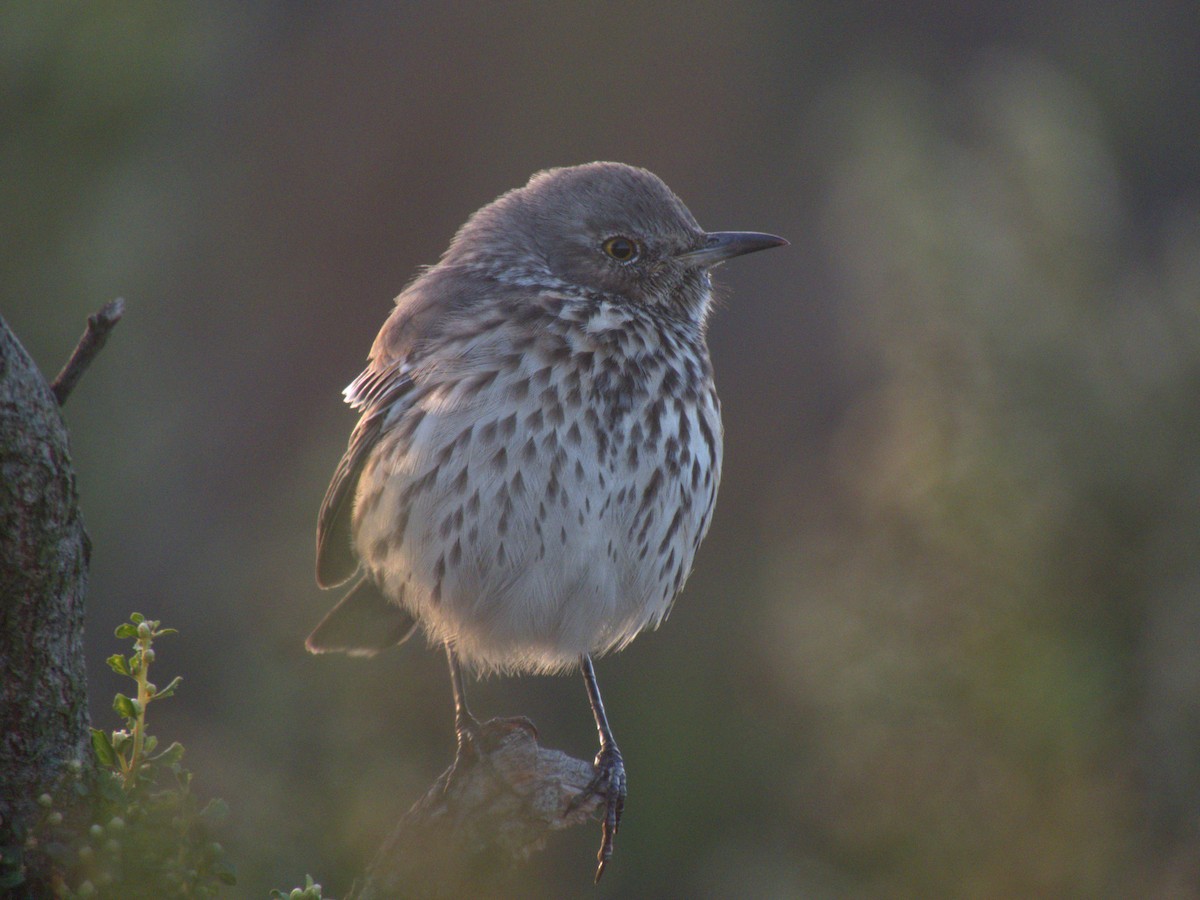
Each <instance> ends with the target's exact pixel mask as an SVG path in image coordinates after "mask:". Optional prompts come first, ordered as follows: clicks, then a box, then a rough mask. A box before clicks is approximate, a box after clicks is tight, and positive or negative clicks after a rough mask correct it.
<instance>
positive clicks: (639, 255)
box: [307, 162, 787, 879]
mask: <svg viewBox="0 0 1200 900" xmlns="http://www.w3.org/2000/svg"><path fill="white" fill-rule="evenodd" d="M786 243H787V242H786V241H785V240H783V239H782V238H779V237H775V236H773V235H769V234H758V233H754V232H736V231H735V232H705V231H703V230H702V229H701V228H700V226H699V225H697V224H696V220H695V219H694V218H693V217H692V214H691V213H690V212H688V209H687V207H686V206H684V205H683V203H682V201H680V200H679V198H678V197H676V196H675V194H673V193H672V192H671V190H670V189H669V188H668V187H667V186H666V185H665V184H664V183H663V182H662V181H661V180H659V179H658V178H657V177H656V176H655V175H653V174H651V173H650V172H648V171H646V170H645V169H638V168H633V167H631V166H626V165H621V164H618V163H604V162H597V163H590V164H588V165H582V166H574V167H570V168H560V169H550V170H547V171H544V172H539V173H537V174H536V175H534V176H533V177H532V178H531V179H530V181H529V183H528V184H527V185H525V186H524V187H522V188H517V189H515V190H512V191H509V192H508V193H506V194H504V195H502V196H501V197H499V198H498V199H497V200H495V201H494V202H492V203H490V204H488V205H487V206H484V207H483V208H482V209H480V210H479V211H478V212H476V213H475V214H474V215H473V216H471V217H470V219H469V220H468V221H467V223H466V224H465V225H463V226H462V228H461V229H460V230H459V232H458V234H457V235H456V236H455V237H454V240H453V241H452V242H451V244H450V247H449V249H448V250H447V251H446V252H445V254H444V255H443V256H442V259H441V261H440V262H439V263H438V264H437V265H435V266H432V267H430V268H428V269H426V270H425V271H423V272H422V273H421V274H420V276H419V277H417V278H416V279H415V280H414V281H413V282H412V283H411V284H410V285H409V286H408V287H407V288H406V289H405V290H404V292H403V293H401V294H400V296H399V297H397V298H396V306H395V309H394V310H392V313H391V315H390V316H389V317H388V319H387V321H386V322H385V323H384V325H383V328H382V330H381V331H380V332H379V336H378V337H377V338H376V339H375V344H374V346H373V347H372V348H371V354H370V362H369V364H368V365H367V368H366V370H365V371H364V372H363V373H362V374H361V375H359V376H358V378H357V379H355V380H354V382H353V383H352V384H351V385H350V386H349V387H348V388H346V391H345V396H346V400H347V402H348V403H349V404H350V405H351V406H352V407H353V408H354V409H355V410H358V411H359V412H360V413H361V414H362V418H361V419H360V421H359V423H358V425H357V427H356V428H355V429H354V432H353V434H352V435H351V437H350V444H349V447H348V448H347V450H346V454H345V456H343V457H342V460H341V463H340V464H339V465H338V467H337V471H336V472H335V473H334V476H333V481H332V483H331V484H330V485H329V490H328V492H327V493H326V495H325V500H324V503H323V504H322V505H321V511H320V515H319V520H318V523H317V581H318V583H319V584H320V585H321V586H322V587H332V586H334V585H337V584H341V583H342V582H344V581H347V580H348V579H350V578H352V577H357V581H356V583H355V584H354V587H353V588H351V590H350V592H349V593H348V594H347V595H346V596H345V597H344V598H343V599H342V601H341V602H340V603H338V605H337V606H335V607H334V608H333V609H332V610H331V611H330V613H329V614H328V615H327V616H326V617H325V618H324V620H323V621H322V622H321V623H320V624H319V625H318V626H317V628H316V629H315V630H314V631H313V633H312V634H311V635H310V636H309V638H308V642H307V646H308V649H309V650H310V651H312V652H314V653H323V652H327V651H343V652H347V653H352V654H361V655H370V654H374V653H376V652H377V651H379V650H382V649H384V648H386V647H388V646H391V645H393V644H397V643H400V642H401V641H403V640H404V639H405V638H407V637H408V636H409V635H410V634H412V632H413V631H414V630H416V628H417V627H418V626H419V627H420V628H421V629H422V630H423V631H424V632H425V634H426V635H427V636H428V638H429V640H430V641H433V642H438V643H441V644H443V645H444V646H445V648H446V655H447V657H448V659H449V663H450V674H451V684H452V688H453V693H454V705H455V730H456V733H457V738H458V753H457V756H456V765H457V762H458V761H460V760H462V759H463V758H464V755H465V754H467V753H469V752H471V750H472V746H471V745H472V741H473V739H474V738H475V736H476V735H477V734H478V728H479V725H478V723H477V722H476V720H475V719H474V718H473V717H472V715H471V713H470V711H469V710H468V708H467V703H466V699H465V696H464V693H463V682H462V673H461V669H460V663H461V664H465V665H467V666H469V667H471V668H472V669H474V670H476V671H480V672H490V671H499V672H546V673H548V672H560V671H563V670H567V669H574V668H575V667H580V668H581V669H582V672H583V677H584V680H585V683H586V686H587V691H588V699H589V701H590V703H591V708H592V712H593V714H594V716H595V719H596V727H597V729H598V731H599V734H600V751H599V753H598V755H597V756H596V759H595V777H594V779H593V781H592V783H591V785H590V786H589V788H588V792H587V794H585V796H587V795H590V794H597V795H600V796H602V797H603V799H604V801H605V810H606V813H605V817H604V823H603V836H602V844H601V849H600V852H599V854H598V858H599V866H598V868H597V873H596V878H597V879H599V877H600V875H601V874H602V873H603V871H604V866H605V864H606V863H607V861H608V859H609V858H610V857H611V855H612V845H613V836H614V835H615V833H616V830H617V826H618V824H619V822H620V818H621V812H622V809H623V807H624V802H625V796H626V782H625V767H624V763H623V761H622V758H621V753H620V751H619V750H618V749H617V744H616V741H615V740H614V739H613V735H612V731H611V729H610V728H609V725H608V720H607V718H606V716H605V712H604V706H603V703H602V702H601V699H600V691H599V688H598V687H597V684H596V676H595V673H594V671H593V668H592V656H593V655H597V654H602V653H606V652H608V651H610V650H619V649H620V648H622V647H624V646H625V645H626V644H628V643H629V642H630V641H631V640H633V638H634V637H636V636H637V634H638V633H639V632H640V631H642V630H643V629H646V628H650V627H654V626H657V625H658V624H659V622H661V621H662V620H663V618H664V617H665V616H666V615H667V613H668V611H669V610H670V608H671V605H672V603H673V602H674V600H675V597H676V596H677V595H678V594H679V592H680V589H681V588H682V587H683V583H684V581H685V580H686V578H687V576H688V574H689V572H690V571H691V567H692V560H693V557H694V556H695V554H696V548H697V547H699V546H700V541H701V540H702V539H703V538H704V534H705V532H706V531H707V530H708V525H709V520H710V517H711V515H712V511H713V503H714V501H715V499H716V496H717V484H718V482H719V481H720V475H721V419H720V412H719V403H718V400H717V393H716V389H715V387H714V384H713V373H712V365H711V363H710V362H709V357H708V348H707V346H706V345H705V330H706V324H707V320H708V315H709V311H710V309H711V306H712V285H711V281H710V278H709V270H710V269H711V268H712V267H713V266H715V265H717V264H718V263H720V262H723V261H725V260H727V259H730V258H731V257H734V256H740V255H742V254H744V253H752V252H754V251H756V250H764V249H766V248H769V247H778V246H781V245H783V244H786Z"/></svg>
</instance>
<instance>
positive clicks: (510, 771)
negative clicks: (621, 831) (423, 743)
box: [348, 719, 601, 900]
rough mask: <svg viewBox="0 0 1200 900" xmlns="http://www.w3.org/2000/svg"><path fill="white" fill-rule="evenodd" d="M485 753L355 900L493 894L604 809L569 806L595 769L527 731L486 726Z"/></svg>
mask: <svg viewBox="0 0 1200 900" xmlns="http://www.w3.org/2000/svg"><path fill="white" fill-rule="evenodd" d="M478 747H479V750H480V753H479V756H478V758H477V759H470V760H469V761H466V762H465V763H464V764H463V765H462V766H460V768H459V770H458V771H456V772H455V774H454V778H453V779H449V774H450V773H449V772H446V773H445V774H443V775H442V776H441V778H439V779H438V780H437V781H436V782H435V783H434V785H433V786H432V787H431V788H430V789H429V791H428V792H427V793H426V794H425V796H424V797H422V798H421V799H420V800H419V801H417V803H416V804H415V805H414V806H413V807H412V809H410V810H409V811H408V812H407V813H406V814H405V816H404V818H402V819H401V820H400V823H399V824H398V825H397V826H396V829H395V831H394V832H393V833H392V835H391V836H390V837H389V838H388V839H387V840H386V841H384V843H383V845H382V846H381V847H380V849H379V852H378V853H377V854H376V857H375V860H374V861H373V862H372V863H371V865H370V867H369V868H368V870H367V872H366V874H365V876H364V877H363V881H362V884H361V885H358V886H356V888H355V889H354V890H352V891H351V893H350V896H349V898H348V900H381V898H391V897H420V898H426V897H466V896H480V895H482V894H494V893H495V888H496V887H497V886H498V885H499V884H502V883H503V882H504V880H505V878H506V876H511V874H512V873H513V872H514V871H515V869H516V865H517V864H518V863H520V862H523V861H524V860H526V859H528V858H529V856H530V855H531V854H533V853H534V852H536V851H538V850H540V849H542V847H543V846H544V844H545V841H546V838H547V837H548V836H549V835H550V834H551V833H552V832H555V831H561V830H562V829H564V828H569V827H570V826H572V825H581V824H583V823H585V822H588V821H590V820H591V819H592V816H593V815H594V814H595V813H596V811H597V809H598V808H599V805H600V803H601V801H600V800H599V798H597V797H589V798H588V799H587V800H586V801H584V802H582V803H580V804H578V805H577V806H574V807H572V801H573V800H576V798H578V797H579V795H580V794H581V793H582V792H583V790H584V789H585V788H586V787H587V786H588V783H589V782H590V781H591V779H592V774H593V773H592V764H591V763H590V762H585V761H583V760H579V759H573V758H571V757H569V756H567V755H566V754H565V753H562V752H560V751H558V750H547V749H545V748H543V747H540V746H539V745H538V742H537V737H536V736H535V735H534V733H533V730H532V728H531V727H529V726H528V724H527V723H525V724H522V723H521V721H520V720H513V719H493V720H491V721H490V722H485V723H484V724H483V725H482V726H481V740H480V741H479V744H478ZM448 781H449V784H447V782H448Z"/></svg>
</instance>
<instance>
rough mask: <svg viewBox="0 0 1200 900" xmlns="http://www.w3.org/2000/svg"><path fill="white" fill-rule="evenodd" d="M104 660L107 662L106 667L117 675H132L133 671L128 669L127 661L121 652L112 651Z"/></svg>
mask: <svg viewBox="0 0 1200 900" xmlns="http://www.w3.org/2000/svg"><path fill="white" fill-rule="evenodd" d="M106 662H107V663H108V667H109V668H110V669H112V670H113V671H114V672H116V673H117V674H118V675H129V676H131V677H132V675H133V673H132V672H130V671H129V663H128V662H127V661H126V659H125V657H124V656H123V655H122V654H120V653H114V654H113V655H112V656H110V657H109V658H108V659H107V660H106Z"/></svg>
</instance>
